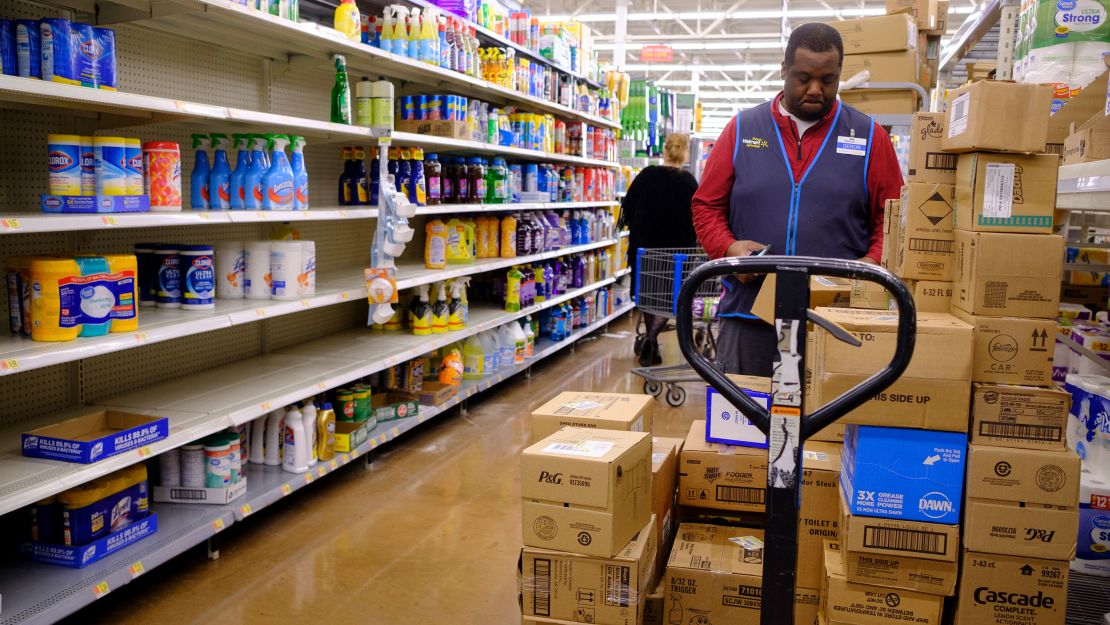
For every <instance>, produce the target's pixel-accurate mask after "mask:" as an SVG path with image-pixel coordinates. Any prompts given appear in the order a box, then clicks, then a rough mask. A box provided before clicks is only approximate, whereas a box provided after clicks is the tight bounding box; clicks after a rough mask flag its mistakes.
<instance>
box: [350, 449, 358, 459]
mask: <svg viewBox="0 0 1110 625" xmlns="http://www.w3.org/2000/svg"><path fill="white" fill-rule="evenodd" d="M355 458H358V450H357V449H352V450H351V460H354V459H355Z"/></svg>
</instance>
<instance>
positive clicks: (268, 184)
mask: <svg viewBox="0 0 1110 625" xmlns="http://www.w3.org/2000/svg"><path fill="white" fill-rule="evenodd" d="M266 138H267V139H268V140H269V144H270V170H269V171H267V172H266V174H265V175H264V176H262V189H263V196H262V210H286V211H287V210H293V196H294V191H293V168H292V167H291V166H290V165H289V160H288V159H287V158H285V146H287V145H289V137H288V136H286V135H266Z"/></svg>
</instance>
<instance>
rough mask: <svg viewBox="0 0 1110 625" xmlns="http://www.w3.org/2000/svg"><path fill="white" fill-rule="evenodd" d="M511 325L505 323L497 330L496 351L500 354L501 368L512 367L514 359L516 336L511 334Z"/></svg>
mask: <svg viewBox="0 0 1110 625" xmlns="http://www.w3.org/2000/svg"><path fill="white" fill-rule="evenodd" d="M512 325H513V324H512V323H506V324H505V325H503V326H501V327H500V328H498V329H497V349H498V351H499V352H500V354H501V368H502V369H505V368H508V367H512V366H513V359H514V358H515V357H516V334H515V333H514V332H513V329H512V327H510V326H512Z"/></svg>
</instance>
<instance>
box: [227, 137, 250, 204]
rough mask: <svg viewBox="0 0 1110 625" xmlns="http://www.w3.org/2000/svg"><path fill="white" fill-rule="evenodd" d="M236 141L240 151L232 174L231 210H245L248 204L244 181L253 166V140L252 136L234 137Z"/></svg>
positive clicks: (236, 147)
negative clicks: (246, 203) (244, 191)
mask: <svg viewBox="0 0 1110 625" xmlns="http://www.w3.org/2000/svg"><path fill="white" fill-rule="evenodd" d="M232 138H233V139H234V140H235V149H236V150H238V151H239V152H238V155H237V156H236V161H235V171H233V172H231V177H230V178H229V181H230V189H231V208H232V210H241V209H243V208H244V205H245V202H246V195H245V194H244V193H243V181H244V180H246V177H247V170H248V169H250V165H251V153H250V147H251V138H250V135H240V134H236V135H232Z"/></svg>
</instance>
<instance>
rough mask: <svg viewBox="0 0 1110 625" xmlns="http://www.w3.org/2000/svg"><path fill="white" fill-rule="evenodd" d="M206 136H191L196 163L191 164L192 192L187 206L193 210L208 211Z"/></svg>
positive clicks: (208, 168)
mask: <svg viewBox="0 0 1110 625" xmlns="http://www.w3.org/2000/svg"><path fill="white" fill-rule="evenodd" d="M210 142H211V141H210V139H209V138H208V135H202V134H195V135H193V149H194V150H196V162H195V163H194V164H193V174H192V175H191V176H190V177H189V182H190V183H191V184H192V192H191V193H190V195H189V205H190V206H192V208H193V210H200V211H204V210H208V209H209V208H210V206H209V199H208V197H209V194H208V178H209V175H210V174H211V172H212V168H211V167H210V166H209V165H208V148H209V144H210Z"/></svg>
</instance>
